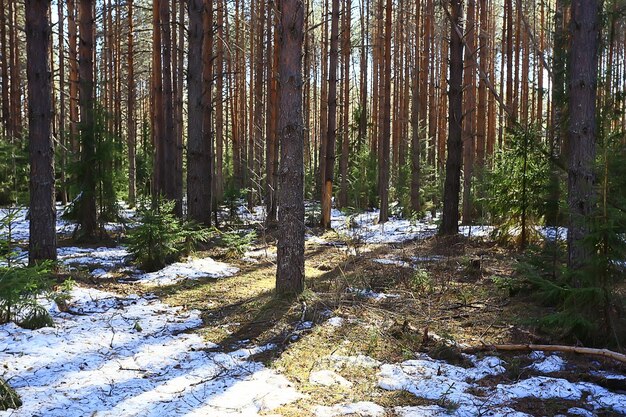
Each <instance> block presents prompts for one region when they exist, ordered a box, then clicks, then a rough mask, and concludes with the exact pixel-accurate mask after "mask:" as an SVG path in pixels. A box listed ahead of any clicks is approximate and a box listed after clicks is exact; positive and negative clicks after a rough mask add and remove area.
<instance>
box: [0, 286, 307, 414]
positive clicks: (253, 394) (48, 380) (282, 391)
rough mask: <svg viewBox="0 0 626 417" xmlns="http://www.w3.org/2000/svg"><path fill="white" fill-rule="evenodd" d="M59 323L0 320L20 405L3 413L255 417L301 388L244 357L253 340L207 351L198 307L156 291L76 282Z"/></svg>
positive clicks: (1, 350) (3, 359)
mask: <svg viewBox="0 0 626 417" xmlns="http://www.w3.org/2000/svg"><path fill="white" fill-rule="evenodd" d="M71 295H72V298H73V301H72V303H71V308H72V310H71V311H72V313H62V312H59V311H58V310H56V309H55V308H53V307H52V306H50V311H51V314H52V316H53V318H54V322H55V325H56V327H55V328H43V329H40V330H35V331H30V330H25V329H21V328H19V327H17V326H15V325H14V324H5V325H2V326H0V331H1V332H2V334H3V337H2V339H0V363H2V365H3V368H2V369H3V377H4V378H5V379H7V380H8V381H9V383H10V384H11V385H12V386H13V387H14V388H15V389H16V390H17V392H18V393H19V395H20V396H21V398H22V401H23V405H22V407H21V408H20V409H19V410H17V411H14V410H8V411H3V412H0V416H3V417H5V416H7V417H8V416H24V417H25V416H34V415H45V416H50V417H82V416H90V415H98V416H109V417H113V416H122V415H123V416H150V417H157V416H168V415H185V416H198V417H199V416H207V415H210V416H219V417H222V416H223V417H226V416H242V415H243V416H257V415H258V413H259V412H261V411H265V410H271V409H273V408H276V407H277V406H280V405H282V404H285V403H289V402H292V401H295V400H296V399H298V398H300V397H301V395H300V394H299V393H298V392H297V391H296V390H295V389H294V388H293V387H292V386H291V384H290V383H289V381H288V380H287V379H286V378H285V377H283V376H281V375H279V374H277V373H276V372H274V371H272V370H269V369H266V368H265V367H264V366H263V365H262V364H260V363H256V362H250V361H249V360H248V358H249V356H250V355H251V354H252V353H253V352H254V351H256V350H258V349H265V348H267V347H261V348H257V349H243V350H240V351H236V352H232V353H229V354H226V353H220V352H218V353H208V352H206V351H204V350H203V349H206V348H210V347H215V345H214V344H212V343H207V342H205V341H203V340H202V338H201V337H200V336H199V335H196V334H189V333H181V332H182V331H184V330H188V329H192V328H194V327H197V326H199V325H201V324H202V320H201V318H200V313H199V312H198V311H184V310H182V309H180V308H173V307H170V306H167V305H165V304H163V303H161V302H160V301H158V300H156V299H154V298H151V299H149V298H145V297H139V296H136V295H134V296H128V297H119V296H117V295H116V294H112V293H107V292H103V291H98V290H94V289H83V288H80V287H77V288H75V289H74V290H73V291H72V293H71Z"/></svg>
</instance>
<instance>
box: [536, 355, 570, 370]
mask: <svg viewBox="0 0 626 417" xmlns="http://www.w3.org/2000/svg"><path fill="white" fill-rule="evenodd" d="M530 368H531V369H534V370H535V371H539V372H542V373H544V374H549V373H551V372H559V371H562V370H563V369H564V368H565V361H564V360H563V359H562V358H561V357H560V356H559V355H550V356H548V357H547V358H545V359H544V360H543V361H541V362H536V363H533V364H532V365H530Z"/></svg>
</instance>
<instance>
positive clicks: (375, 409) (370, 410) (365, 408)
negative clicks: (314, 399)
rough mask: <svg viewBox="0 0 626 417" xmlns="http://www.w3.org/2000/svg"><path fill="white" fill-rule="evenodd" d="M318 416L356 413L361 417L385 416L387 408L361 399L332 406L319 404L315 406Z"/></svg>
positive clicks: (333, 416)
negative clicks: (356, 401)
mask: <svg viewBox="0 0 626 417" xmlns="http://www.w3.org/2000/svg"><path fill="white" fill-rule="evenodd" d="M315 415H316V416H317V417H336V416H345V415H351V416H353V415H356V416H359V417H383V416H384V415H385V409H384V408H383V407H381V406H380V405H378V404H374V403H372V402H369V401H361V402H358V403H352V404H337V405H334V406H332V407H325V406H319V407H316V408H315Z"/></svg>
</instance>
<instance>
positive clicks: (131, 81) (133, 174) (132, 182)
mask: <svg viewBox="0 0 626 417" xmlns="http://www.w3.org/2000/svg"><path fill="white" fill-rule="evenodd" d="M133 27H134V22H133V0H128V52H127V56H126V66H127V68H128V91H127V95H128V97H127V110H126V111H127V113H128V115H127V117H128V119H127V121H126V123H127V124H126V129H127V132H126V134H127V135H128V138H127V145H128V204H129V205H130V206H131V207H133V206H134V205H135V202H136V200H137V168H136V151H137V139H136V138H137V125H136V123H135V68H134V66H135V62H134V58H135V56H134V55H135V50H134V38H135V36H134V32H133V31H134V29H133Z"/></svg>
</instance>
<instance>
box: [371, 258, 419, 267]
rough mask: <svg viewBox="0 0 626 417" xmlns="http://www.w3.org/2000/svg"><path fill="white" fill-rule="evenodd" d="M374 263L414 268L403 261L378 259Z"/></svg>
mask: <svg viewBox="0 0 626 417" xmlns="http://www.w3.org/2000/svg"><path fill="white" fill-rule="evenodd" d="M373 261H374V262H376V263H377V264H382V265H395V266H399V267H401V268H412V265H411V264H410V263H408V262H405V261H401V260H399V259H390V258H378V259H374V260H373Z"/></svg>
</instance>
